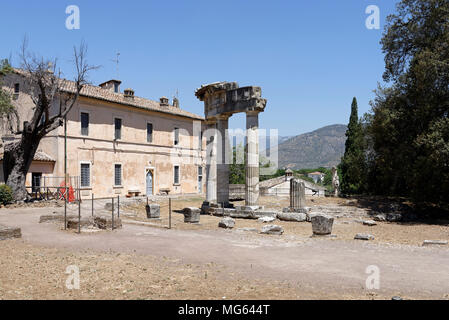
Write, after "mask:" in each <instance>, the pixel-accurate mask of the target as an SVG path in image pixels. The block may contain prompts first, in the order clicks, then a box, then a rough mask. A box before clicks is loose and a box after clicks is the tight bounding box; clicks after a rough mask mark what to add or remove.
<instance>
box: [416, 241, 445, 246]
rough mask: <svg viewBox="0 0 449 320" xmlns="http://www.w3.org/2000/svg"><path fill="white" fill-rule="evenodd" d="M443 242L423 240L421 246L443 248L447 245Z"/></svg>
mask: <svg viewBox="0 0 449 320" xmlns="http://www.w3.org/2000/svg"><path fill="white" fill-rule="evenodd" d="M447 243H448V242H447V241H445V240H424V242H423V244H422V245H423V246H445V245H447Z"/></svg>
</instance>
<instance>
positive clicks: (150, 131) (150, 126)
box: [147, 123, 153, 142]
mask: <svg viewBox="0 0 449 320" xmlns="http://www.w3.org/2000/svg"><path fill="white" fill-rule="evenodd" d="M147 142H153V124H152V123H147Z"/></svg>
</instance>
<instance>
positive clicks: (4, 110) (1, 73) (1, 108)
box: [0, 59, 19, 147]
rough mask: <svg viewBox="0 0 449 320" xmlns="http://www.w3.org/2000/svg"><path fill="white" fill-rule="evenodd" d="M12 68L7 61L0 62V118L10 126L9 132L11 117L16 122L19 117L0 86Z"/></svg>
mask: <svg viewBox="0 0 449 320" xmlns="http://www.w3.org/2000/svg"><path fill="white" fill-rule="evenodd" d="M12 70H13V69H12V67H11V65H10V64H9V61H8V60H7V59H3V60H1V61H0V118H2V119H3V118H6V121H7V123H8V124H10V128H9V129H10V130H11V131H12V130H13V129H12V126H11V124H12V123H13V121H12V119H11V118H12V117H14V116H15V117H16V120H18V118H19V116H18V113H17V110H16V108H15V107H14V105H13V104H12V102H11V95H10V94H9V93H8V92H6V91H5V90H3V88H2V86H3V83H2V82H1V80H2V79H3V77H5V76H6V75H8V74H10V73H11V72H12ZM1 146H2V141H0V147H1Z"/></svg>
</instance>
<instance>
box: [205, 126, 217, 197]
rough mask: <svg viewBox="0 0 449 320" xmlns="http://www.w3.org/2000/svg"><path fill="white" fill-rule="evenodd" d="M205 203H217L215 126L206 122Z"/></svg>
mask: <svg viewBox="0 0 449 320" xmlns="http://www.w3.org/2000/svg"><path fill="white" fill-rule="evenodd" d="M205 135H206V140H207V147H206V202H207V203H208V204H212V203H217V124H216V121H215V120H207V121H206V132H205Z"/></svg>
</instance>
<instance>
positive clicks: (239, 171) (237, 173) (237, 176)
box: [229, 144, 246, 184]
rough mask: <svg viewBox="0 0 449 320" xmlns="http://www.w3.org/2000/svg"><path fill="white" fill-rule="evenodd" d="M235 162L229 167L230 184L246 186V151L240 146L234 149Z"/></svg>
mask: <svg viewBox="0 0 449 320" xmlns="http://www.w3.org/2000/svg"><path fill="white" fill-rule="evenodd" d="M232 152H233V161H232V163H231V164H230V165H229V183H230V184H245V157H246V155H245V151H244V148H243V146H242V145H241V144H240V145H238V146H234V147H233V150H232Z"/></svg>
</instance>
